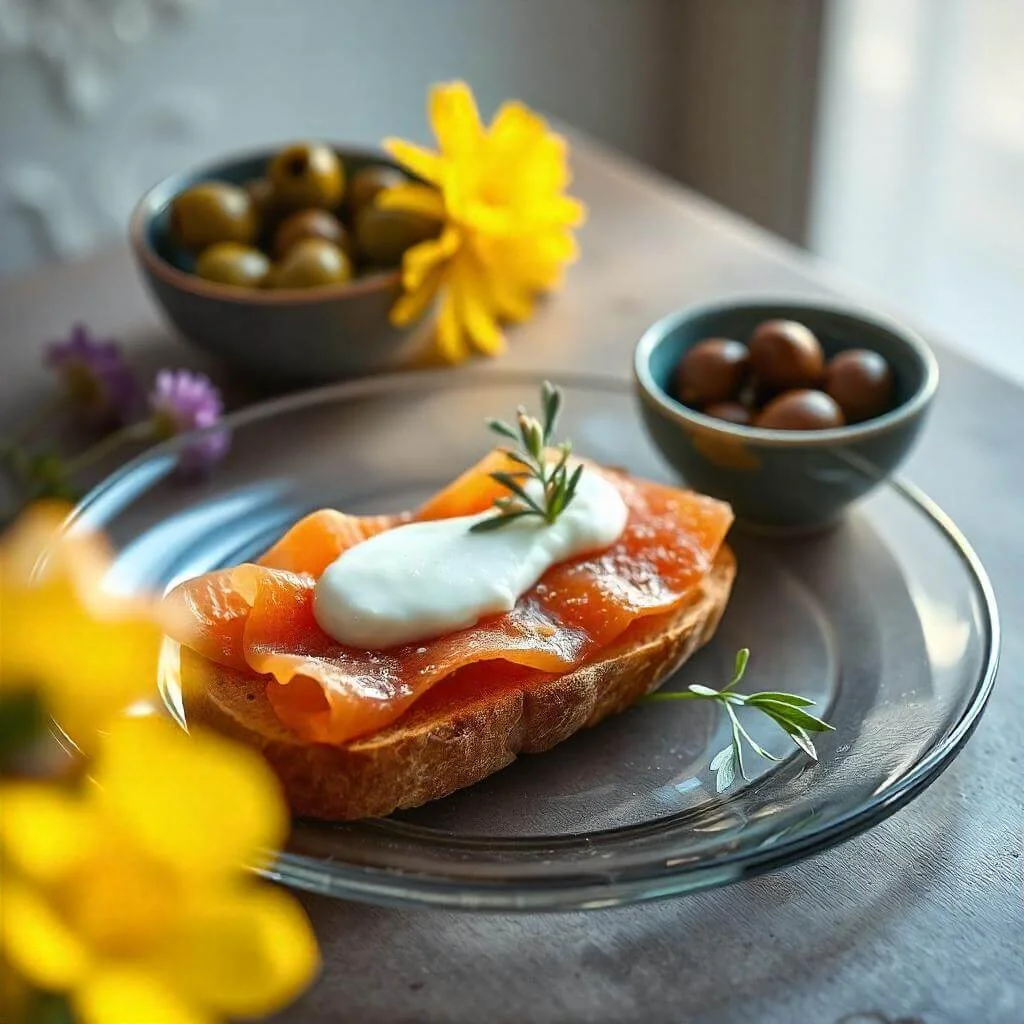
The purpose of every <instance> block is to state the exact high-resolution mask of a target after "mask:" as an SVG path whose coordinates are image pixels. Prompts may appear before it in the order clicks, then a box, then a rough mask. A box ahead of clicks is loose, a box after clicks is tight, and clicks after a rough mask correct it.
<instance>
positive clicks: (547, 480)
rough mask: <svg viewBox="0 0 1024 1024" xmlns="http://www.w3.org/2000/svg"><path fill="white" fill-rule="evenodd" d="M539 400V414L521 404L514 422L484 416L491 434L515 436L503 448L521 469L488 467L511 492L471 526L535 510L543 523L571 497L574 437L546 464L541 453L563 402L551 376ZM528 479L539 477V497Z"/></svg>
mask: <svg viewBox="0 0 1024 1024" xmlns="http://www.w3.org/2000/svg"><path fill="white" fill-rule="evenodd" d="M540 401H541V419H537V418H535V417H533V416H531V415H530V414H529V413H528V412H527V411H526V409H525V408H524V407H523V406H519V408H518V409H517V410H516V425H515V426H512V425H511V424H509V423H506V422H505V421H504V420H493V419H492V420H487V426H488V427H489V428H490V429H491V430H492V431H494V433H495V434H498V435H499V436H500V437H506V438H508V439H509V440H511V441H514V442H515V445H516V447H515V448H502V449H501V450H502V452H504V454H505V455H507V456H508V457H509V459H511V460H512V461H513V462H514V463H515V464H516V465H517V466H521V467H522V469H520V470H517V471H515V472H510V473H491V479H492V480H494V481H496V482H497V483H499V484H501V486H502V487H504V488H505V490H507V491H508V492H509V493H508V494H507V495H506V496H505V497H502V498H498V499H497V500H496V501H495V502H494V505H495V507H496V508H497V509H498V510H499V512H500V514H499V515H496V516H490V517H489V518H487V519H482V520H480V521H479V522H477V523H474V524H473V526H471V527H470V532H472V533H483V532H485V531H487V530H498V529H500V528H501V527H503V526H507V525H508V524H509V523H511V522H514V521H515V520H516V519H522V518H523V517H524V516H539V517H540V518H541V519H543V520H544V521H545V522H546V523H553V522H554V521H555V520H556V519H557V518H558V517H559V516H560V515H561V514H562V513H563V512H564V511H565V510H566V508H567V507H568V505H569V502H570V501H572V499H573V498H574V497H575V495H576V488H577V487H578V486H579V482H580V476H581V475H582V473H583V466H582V465H578V466H576V467H575V469H572V470H570V469H569V455H570V453H571V452H572V442H571V441H563V442H562V443H561V444H559V445H558V446H557V448H556V450H557V452H558V458H557V459H556V460H555V461H554V462H553V463H550V464H549V463H548V461H547V459H546V457H545V456H546V449H548V448H549V447H550V446H551V444H552V436H553V434H554V432H555V427H556V425H557V424H558V413H559V412H560V410H561V408H562V391H561V388H558V387H556V386H555V385H554V384H552V383H550V381H544V383H543V385H541V389H540ZM528 480H537V481H539V482H540V485H541V495H540V498H539V499H537V498H535V497H534V496H533V495H531V494H530V492H529V491H528V490H527V488H526V487H525V486H524V485H525V482H526V481H528Z"/></svg>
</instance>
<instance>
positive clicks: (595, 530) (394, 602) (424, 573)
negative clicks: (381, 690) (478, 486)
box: [313, 469, 628, 650]
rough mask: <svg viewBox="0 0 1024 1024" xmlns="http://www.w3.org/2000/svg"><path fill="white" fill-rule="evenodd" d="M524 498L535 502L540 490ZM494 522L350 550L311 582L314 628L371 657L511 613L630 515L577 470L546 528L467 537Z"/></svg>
mask: <svg viewBox="0 0 1024 1024" xmlns="http://www.w3.org/2000/svg"><path fill="white" fill-rule="evenodd" d="M526 489H527V491H529V492H530V495H531V497H533V498H534V499H535V500H539V498H540V484H539V482H537V481H533V480H531V481H529V482H528V483H527V484H526ZM496 514H498V513H497V511H496V510H495V511H487V512H484V513H481V514H480V515H475V516H458V517H455V518H452V519H438V520H434V521H431V522H423V523H409V524H408V525H406V526H399V527H396V528H395V529H393V530H387V531H385V532H384V533H380V534H377V536H375V537H371V538H370V539H369V540H366V541H363V542H362V543H361V544H357V545H356V546H355V547H353V548H349V550H348V551H345V552H343V553H342V554H341V555H340V556H339V557H338V558H337V559H335V560H334V561H333V562H332V563H331V564H330V565H329V566H328V567H327V568H326V569H325V570H324V573H323V575H322V576H321V577H320V579H319V581H318V582H317V585H316V593H315V596H314V602H313V611H314V614H315V616H316V620H317V622H318V623H319V624H320V627H321V629H323V630H324V631H325V632H326V633H328V634H330V635H331V636H332V637H334V639H335V640H337V641H338V642H339V643H342V644H346V645H348V646H350V647H359V648H364V649H368V650H378V649H381V648H385V647H394V646H396V645H398V644H407V643H414V642H415V641H417V640H426V639H428V638H431V637H438V636H443V635H444V634H446V633H451V632H453V631H455V630H457V629H463V628H465V627H467V626H472V625H473V624H474V623H475V622H478V621H479V620H480V619H482V618H483V617H484V616H486V615H495V614H498V613H501V612H507V611H510V610H511V609H512V608H513V607H514V606H515V603H516V601H517V600H518V599H519V597H521V596H522V595H523V594H524V593H525V592H526V591H527V590H529V589H530V588H531V587H532V586H533V585H534V584H535V583H536V582H537V581H538V580H539V579H540V578H541V576H543V575H544V573H545V572H546V571H547V570H548V569H549V568H550V567H551V566H552V565H555V564H557V563H558V562H564V561H566V560H567V559H570V558H576V557H579V556H581V555H585V554H588V553H590V552H593V551H600V550H601V549H602V548H606V547H608V546H609V545H611V544H613V543H614V542H615V541H616V540H617V539H618V538H619V536H620V535H621V534H622V531H623V530H624V529H625V526H626V518H627V514H628V513H627V509H626V505H625V502H624V501H623V500H622V496H621V495H620V494H619V492H618V490H617V489H616V488H615V486H614V485H613V484H612V483H610V482H609V481H608V480H606V479H605V478H604V477H603V476H601V474H600V473H595V472H593V471H592V470H590V469H585V470H584V471H583V474H582V475H581V477H580V481H579V486H578V488H577V491H576V495H575V497H574V498H573V500H572V501H571V502H570V503H569V505H568V507H567V508H566V509H565V510H564V511H563V512H562V514H561V515H560V516H559V517H558V519H557V520H556V521H555V522H554V523H551V524H548V523H546V522H544V521H543V520H542V519H541V518H540V517H539V516H523V517H521V518H519V519H516V520H515V521H514V522H511V523H508V524H506V525H505V526H503V527H501V528H500V529H496V530H489V531H483V532H479V533H471V532H470V527H471V526H472V525H473V524H474V523H477V522H479V521H480V520H482V519H487V518H490V517H491V516H493V515H496Z"/></svg>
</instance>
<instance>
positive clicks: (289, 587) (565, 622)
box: [165, 452, 732, 743]
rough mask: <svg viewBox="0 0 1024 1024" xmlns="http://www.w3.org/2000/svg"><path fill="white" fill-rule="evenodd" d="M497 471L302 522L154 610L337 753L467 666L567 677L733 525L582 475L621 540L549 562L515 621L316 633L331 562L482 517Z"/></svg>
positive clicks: (636, 485) (680, 588) (703, 500)
mask: <svg viewBox="0 0 1024 1024" xmlns="http://www.w3.org/2000/svg"><path fill="white" fill-rule="evenodd" d="M503 462H504V457H503V456H501V455H500V453H496V452H492V453H490V454H489V455H488V456H486V457H485V458H484V460H482V462H480V463H479V464H478V465H477V466H475V467H473V469H471V470H469V471H467V472H466V473H464V474H463V475H462V476H461V477H459V478H458V479H457V480H456V481H455V482H454V483H452V484H451V485H449V487H447V488H445V490H444V491H442V492H441V493H440V494H438V495H436V496H435V497H434V498H432V499H431V500H430V501H428V502H427V503H426V504H425V505H424V506H422V507H421V508H420V509H419V510H418V511H417V512H416V513H415V514H405V515H399V516H373V517H356V516H346V515H344V514H343V513H341V512H334V511H331V510H322V511H319V512H314V513H312V514H311V515H309V516H307V517H306V518H304V519H302V520H300V521H299V522H298V523H297V524H296V525H295V526H293V527H292V528H291V529H290V530H289V531H288V532H287V533H286V534H285V535H284V537H282V538H281V540H280V541H278V542H277V543H276V544H275V545H274V546H273V547H272V548H271V549H270V550H269V551H268V552H267V553H266V554H265V555H264V556H263V557H262V558H261V559H259V561H258V562H257V563H255V564H245V565H241V566H237V567H235V568H232V569H221V570H217V571H216V572H212V573H207V574H205V575H203V576H199V577H197V578H196V579H193V580H188V581H186V582H185V583H182V584H181V585H180V586H178V587H177V588H175V590H173V591H171V593H170V594H169V595H168V596H167V598H165V600H166V601H167V602H168V603H169V605H170V606H171V608H170V609H169V611H170V615H169V616H168V621H170V622H172V623H174V624H175V625H174V627H173V631H172V635H173V636H174V638H175V639H176V640H178V641H179V642H181V643H182V644H183V645H185V646H187V647H189V648H191V649H193V650H195V651H196V652H197V653H199V654H201V655H203V656H204V657H206V658H208V659H209V660H211V661H214V662H217V663H219V664H222V665H226V666H228V667H230V668H233V669H236V670H242V671H249V672H256V673H261V674H265V675H266V676H267V677H268V681H267V696H268V698H269V700H270V702H271V704H272V705H273V707H274V710H275V712H276V713H277V715H278V716H279V717H280V718H281V720H282V721H283V722H284V723H285V724H286V725H288V726H289V727H290V728H292V729H293V730H294V731H295V732H296V733H297V734H298V735H299V736H300V737H301V738H303V739H305V740H307V741H310V742H323V743H343V742H345V741H347V740H350V739H354V738H356V737H359V736H365V735H367V734H370V733H373V732H375V731H377V730H379V729H382V728H383V727H384V726H386V725H388V724H390V723H391V722H393V721H395V720H396V719H397V718H399V717H400V716H401V715H402V714H403V713H404V712H405V711H406V710H407V709H408V708H409V707H410V706H411V705H413V704H414V703H415V702H416V701H417V700H419V699H420V698H421V697H422V696H423V695H424V694H426V693H427V692H429V691H430V689H431V688H432V687H434V686H435V685H436V684H437V683H439V682H441V681H442V680H444V679H446V678H448V677H449V676H451V675H453V674H454V673H456V672H459V671H460V670H463V671H464V670H465V669H467V667H469V666H478V667H479V668H480V669H481V670H482V669H484V668H485V666H486V663H488V662H492V663H499V662H500V663H504V664H505V665H509V664H511V665H516V666H520V667H521V668H526V669H530V670H536V671H539V672H544V673H564V672H567V671H570V670H571V669H573V668H575V667H576V666H578V665H579V664H581V663H582V662H583V661H585V660H586V659H587V658H589V657H591V656H592V655H594V654H595V653H596V652H597V651H599V650H600V649H601V648H602V647H605V646H607V645H608V644H610V643H611V642H612V641H613V640H615V639H616V637H618V636H620V635H621V634H622V633H623V632H625V630H626V629H627V628H628V627H629V625H630V624H631V623H632V622H634V621H635V620H636V619H638V618H640V617H642V616H646V615H654V614H658V613H660V612H665V611H669V610H671V609H673V608H675V607H676V606H678V605H679V604H681V603H682V602H683V601H685V600H686V598H687V595H688V594H689V593H690V592H691V591H692V590H693V588H694V587H695V586H696V585H697V584H698V583H699V582H700V581H701V579H703V577H704V576H705V575H706V574H707V573H708V572H709V571H710V570H711V567H712V564H713V562H714V558H715V555H716V554H717V552H718V549H719V547H720V546H721V544H722V541H723V540H724V539H725V535H726V532H727V531H728V529H729V526H730V525H731V523H732V513H731V511H730V509H729V506H728V505H726V504H724V503H723V502H720V501H716V500H714V499H713V498H708V497H705V496H703V495H699V494H695V493H693V492H690V491H682V490H678V489H676V488H673V487H667V486H664V485H661V484H656V483H651V482H648V481H641V480H635V479H633V478H630V477H627V476H625V475H623V474H619V473H612V472H610V471H606V470H601V469H600V468H599V467H596V466H591V469H592V470H593V471H595V472H602V473H604V474H605V475H606V476H607V477H608V479H609V480H611V481H612V482H613V483H614V485H615V486H616V487H617V488H618V490H619V492H620V494H621V495H622V497H623V500H624V501H625V503H626V505H627V508H628V510H629V516H628V519H627V523H626V528H625V530H624V532H623V534H622V536H621V537H620V538H619V540H618V541H616V543H615V544H613V545H612V546H611V547H609V548H607V549H606V550H604V551H601V552H598V553H597V554H594V555H590V556H586V557H583V558H579V559H574V560H572V561H569V562H563V563H561V564H559V565H556V566H553V567H552V568H551V569H549V570H548V572H546V573H545V574H544V576H543V577H542V578H541V579H540V581H539V582H538V583H537V584H536V585H535V586H534V587H532V588H531V589H530V590H528V591H527V592H526V593H525V594H523V595H522V597H520V599H519V601H518V602H517V604H516V606H515V608H513V610H512V611H510V612H508V613H506V614H503V615H496V616H490V617H487V618H485V619H482V620H480V621H479V622H477V623H476V624H475V625H473V626H471V627H469V628H467V629H462V630H458V631H456V632H453V633H450V634H448V635H446V636H442V637H438V638H436V639H433V640H425V641H421V642H419V643H416V644H407V645H403V646H400V647H394V648H390V649H388V650H380V651H367V650H358V649H356V648H352V647H346V646H344V645H342V644H339V643H337V642H336V641H335V640H334V639H333V638H331V637H330V636H328V635H327V634H326V633H325V632H324V631H323V630H322V629H321V628H320V627H319V625H318V624H317V622H316V619H315V618H314V615H313V596H314V590H315V587H316V580H317V578H318V577H319V576H320V574H321V573H322V572H323V571H324V569H325V568H326V567H327V566H328V565H329V564H330V563H331V562H333V561H334V559H335V558H337V557H338V556H339V555H340V554H341V553H342V552H343V551H345V550H347V549H348V548H349V547H352V546H353V545H354V544H358V543H361V542H362V541H363V540H366V539H367V538H368V537H371V536H373V535H374V534H376V533H379V532H381V531H382V530H386V529H393V528H394V527H395V526H399V525H401V524H402V523H405V522H409V521H412V520H414V519H415V520H424V519H437V518H446V517H449V516H463V515H473V514H475V513H478V512H482V511H484V510H486V509H487V508H489V507H490V506H491V504H492V502H493V500H494V498H495V497H496V496H498V494H500V493H501V489H500V487H499V485H497V484H495V483H494V482H493V481H492V480H490V477H489V476H488V474H489V473H491V472H493V471H494V470H495V469H496V468H499V467H500V466H501V465H502V463H503ZM495 667H497V666H495ZM474 674H475V673H474Z"/></svg>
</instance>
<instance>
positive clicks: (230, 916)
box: [162, 886, 319, 1017]
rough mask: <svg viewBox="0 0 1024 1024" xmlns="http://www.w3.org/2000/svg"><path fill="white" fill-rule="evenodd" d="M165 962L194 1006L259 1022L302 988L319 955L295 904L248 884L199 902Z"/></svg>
mask: <svg viewBox="0 0 1024 1024" xmlns="http://www.w3.org/2000/svg"><path fill="white" fill-rule="evenodd" d="M162 962H163V968H164V969H165V970H166V971H167V972H168V977H170V978H173V979H174V983H175V985H176V986H178V987H180V989H181V990H182V991H183V992H187V993H188V995H189V997H190V999H191V1000H192V1001H194V1002H196V1003H198V1004H200V1005H202V1006H207V1007H210V1008H211V1009H213V1010H215V1011H216V1012H217V1013H218V1014H223V1015H226V1016H231V1017H235V1016H244V1017H257V1016H259V1017H262V1016H264V1015H265V1014H269V1013H272V1012H273V1011H274V1010H277V1009H279V1008H280V1007H281V1006H283V1005H285V1004H286V1003H289V1002H291V1001H292V1000H293V999H294V998H295V997H296V996H297V995H298V994H299V993H300V992H301V991H302V990H303V989H304V988H306V986H307V985H308V984H309V983H310V981H312V979H313V977H314V975H315V974H316V972H317V970H318V968H319V953H318V951H317V945H316V939H315V938H314V936H313V930H312V928H311V927H310V924H309V921H308V919H307V918H306V915H305V913H304V912H303V910H302V907H301V906H300V905H299V904H298V902H297V901H296V900H295V899H294V898H292V897H291V896H289V895H288V894H287V893H285V892H282V891H281V890H279V889H275V888H273V887H271V886H264V887H260V888H257V887H255V886H253V887H251V888H250V887H245V888H243V889H240V890H236V891H234V892H230V893H221V894H217V895H216V896H213V897H211V898H208V899H205V900H203V901H202V903H200V904H198V905H197V907H196V910H195V912H194V914H193V915H192V916H191V919H190V921H189V926H188V927H187V929H186V930H185V931H184V932H183V933H182V934H181V936H180V938H179V939H178V940H177V941H175V942H173V943H172V944H171V945H170V946H169V948H167V949H166V950H165V951H164V958H163V961H162Z"/></svg>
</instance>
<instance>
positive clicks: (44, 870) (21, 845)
mask: <svg viewBox="0 0 1024 1024" xmlns="http://www.w3.org/2000/svg"><path fill="white" fill-rule="evenodd" d="M95 842H96V830H95V824H94V821H93V819H92V817H91V816H90V815H89V813H88V812H87V811H86V810H85V809H84V808H83V806H82V803H81V801H80V800H78V799H77V798H76V797H74V796H72V795H71V794H70V793H66V792H64V791H62V790H59V789H57V788H56V787H53V786H44V785H37V784H29V783H23V784H13V783H12V784H9V785H7V786H4V787H3V788H2V789H0V850H2V851H3V856H4V857H5V859H6V860H7V861H9V863H10V864H11V865H13V866H14V867H16V868H17V869H18V871H19V872H20V873H21V874H22V875H24V876H25V877H27V878H30V879H32V880H33V881H36V882H42V883H48V882H53V881H56V880H57V879H60V878H62V877H64V876H65V875H67V874H68V872H69V871H71V870H72V869H73V868H75V867H76V866H77V865H78V864H80V863H81V862H82V860H83V859H84V858H85V857H87V856H88V855H89V853H90V851H91V850H92V849H93V847H94V845H95Z"/></svg>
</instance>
